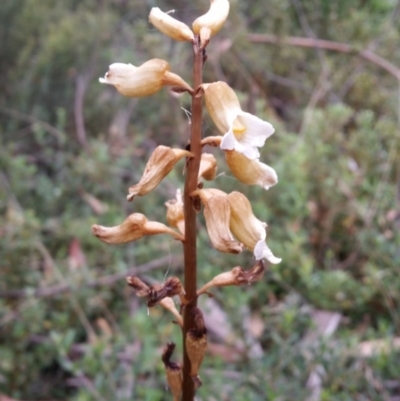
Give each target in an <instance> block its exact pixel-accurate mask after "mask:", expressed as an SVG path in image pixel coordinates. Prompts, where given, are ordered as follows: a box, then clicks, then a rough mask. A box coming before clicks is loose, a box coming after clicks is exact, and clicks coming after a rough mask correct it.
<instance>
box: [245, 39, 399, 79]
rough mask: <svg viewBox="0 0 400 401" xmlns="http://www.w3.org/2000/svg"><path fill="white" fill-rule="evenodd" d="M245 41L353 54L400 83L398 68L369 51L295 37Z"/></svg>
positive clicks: (338, 43)
mask: <svg viewBox="0 0 400 401" xmlns="http://www.w3.org/2000/svg"><path fill="white" fill-rule="evenodd" d="M247 39H248V40H249V41H250V42H253V43H269V44H275V45H289V46H297V47H308V48H316V49H324V50H330V51H335V52H339V53H347V54H353V55H355V56H358V57H361V58H363V59H364V60H367V61H369V62H371V63H373V64H375V65H377V66H378V67H380V68H382V69H383V70H385V71H386V72H388V73H389V74H390V75H392V76H393V77H395V78H396V79H397V80H398V81H400V68H398V67H396V66H395V65H394V64H392V63H391V62H389V61H388V60H386V59H384V58H383V57H381V56H378V55H377V54H376V53H374V52H372V51H371V50H358V49H357V48H356V47H355V46H352V45H349V44H347V43H340V42H332V41H329V40H322V39H314V38H303V37H295V36H287V37H280V36H276V35H269V34H257V33H251V34H248V35H247Z"/></svg>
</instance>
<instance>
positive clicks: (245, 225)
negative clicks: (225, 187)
mask: <svg viewBox="0 0 400 401" xmlns="http://www.w3.org/2000/svg"><path fill="white" fill-rule="evenodd" d="M228 201H229V204H230V206H231V219H230V229H231V231H232V233H233V235H234V236H235V237H236V238H237V239H238V240H239V241H240V242H241V243H242V244H243V245H244V246H245V247H247V248H248V249H250V250H252V251H253V253H254V257H255V258H256V260H260V259H263V258H265V259H267V260H268V261H269V262H270V263H272V264H278V263H280V262H281V261H282V259H280V258H277V257H275V256H274V255H273V253H272V251H271V250H270V249H269V247H268V246H267V244H266V243H265V239H266V237H267V233H266V231H265V229H266V227H267V224H266V223H263V222H261V221H260V220H258V219H257V217H256V216H254V214H253V210H252V208H251V204H250V202H249V200H248V199H247V198H246V197H245V196H244V195H243V194H242V193H240V192H237V191H234V192H231V193H230V194H229V195H228Z"/></svg>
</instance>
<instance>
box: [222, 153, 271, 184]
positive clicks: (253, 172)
mask: <svg viewBox="0 0 400 401" xmlns="http://www.w3.org/2000/svg"><path fill="white" fill-rule="evenodd" d="M225 160H226V163H227V164H228V166H229V169H230V170H231V172H232V174H233V175H234V176H235V177H236V178H237V179H238V180H239V181H240V182H243V184H247V185H259V186H261V187H263V188H264V189H269V188H270V187H272V186H273V185H275V184H276V183H277V182H278V176H277V174H276V171H275V170H274V169H273V168H272V167H270V166H267V165H266V164H264V163H261V162H260V161H259V159H254V160H251V159H249V158H247V157H246V156H245V155H243V154H242V153H239V152H236V151H235V150H226V151H225Z"/></svg>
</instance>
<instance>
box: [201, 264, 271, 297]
mask: <svg viewBox="0 0 400 401" xmlns="http://www.w3.org/2000/svg"><path fill="white" fill-rule="evenodd" d="M264 272H265V266H264V263H263V261H262V260H259V261H257V263H256V264H255V265H254V266H253V267H252V268H251V269H249V270H243V268H242V267H240V266H236V267H234V268H233V269H232V270H231V271H229V272H225V273H221V274H218V275H217V276H215V277H214V278H213V279H212V280H211V281H209V282H208V283H207V284H205V285H204V286H203V287H201V288H200V289H199V290H198V291H197V296H199V295H201V294H204V293H205V292H207V291H208V290H209V289H210V288H211V287H226V286H228V285H243V284H251V283H254V282H256V281H258V280H260V279H261V277H262V276H263V275H264Z"/></svg>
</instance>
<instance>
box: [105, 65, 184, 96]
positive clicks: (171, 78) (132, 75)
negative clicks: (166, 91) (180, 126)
mask: <svg viewBox="0 0 400 401" xmlns="http://www.w3.org/2000/svg"><path fill="white" fill-rule="evenodd" d="M99 81H100V82H101V83H102V84H108V85H113V86H115V88H116V89H117V91H118V92H119V93H121V95H124V96H127V97H143V96H149V95H153V94H154V93H156V92H158V91H159V90H160V89H161V88H162V87H163V86H175V87H179V88H183V89H184V90H188V91H189V92H192V88H191V87H190V86H189V85H188V84H187V83H186V82H185V81H184V80H183V79H182V78H181V77H180V76H179V75H176V74H174V73H172V72H170V71H169V64H168V63H167V62H166V61H165V60H160V59H158V58H155V59H152V60H149V61H146V62H145V63H144V64H142V65H141V66H140V67H135V66H134V65H132V64H123V63H114V64H111V65H110V67H109V70H108V72H107V73H106V75H105V76H104V78H99Z"/></svg>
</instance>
